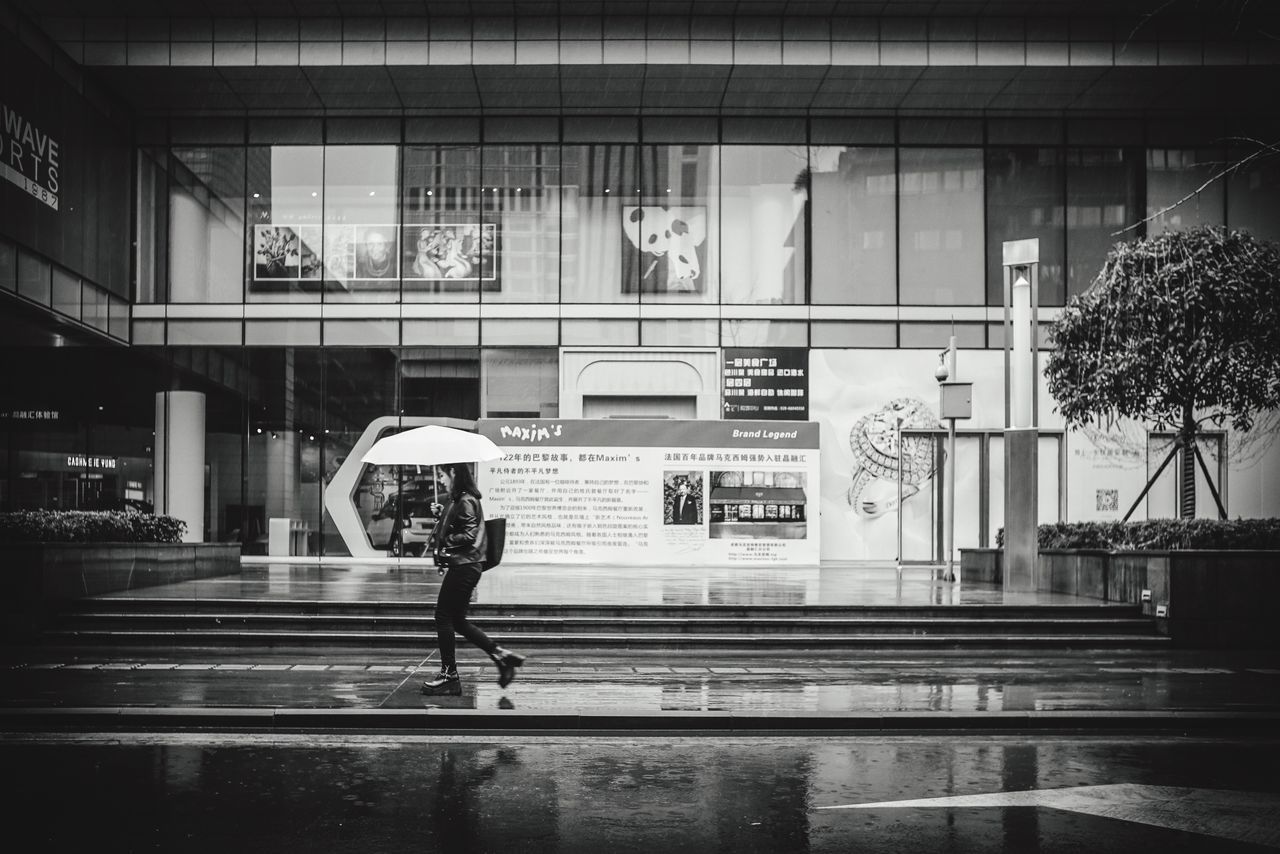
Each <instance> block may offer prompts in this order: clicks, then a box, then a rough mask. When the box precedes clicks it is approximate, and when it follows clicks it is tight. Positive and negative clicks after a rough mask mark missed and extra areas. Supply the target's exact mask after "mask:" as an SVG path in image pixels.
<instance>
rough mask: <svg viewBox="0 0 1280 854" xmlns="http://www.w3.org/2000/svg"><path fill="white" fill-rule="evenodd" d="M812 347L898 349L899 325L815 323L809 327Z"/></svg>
mask: <svg viewBox="0 0 1280 854" xmlns="http://www.w3.org/2000/svg"><path fill="white" fill-rule="evenodd" d="M809 345H810V346H811V347H814V348H817V347H840V348H846V347H897V346H898V325H897V324H896V323H875V322H871V321H858V320H821V321H814V322H813V323H812V324H810V327H809Z"/></svg>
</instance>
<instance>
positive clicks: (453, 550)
mask: <svg viewBox="0 0 1280 854" xmlns="http://www.w3.org/2000/svg"><path fill="white" fill-rule="evenodd" d="M432 537H433V541H434V543H435V552H434V554H435V556H436V558H437V561H436V562H437V563H439V564H443V565H445V566H462V565H463V564H468V563H478V564H481V565H483V564H484V551H485V538H484V510H482V509H481V507H480V499H479V498H476V497H475V496H474V495H472V494H471V493H469V492H464V493H462V496H461V497H460V498H458V499H456V500H454V501H450V502H449V505H448V506H447V507H446V508H445V509H444V512H443V513H442V514H441V515H440V520H439V521H438V522H436V529H435V532H434V533H433V534H432Z"/></svg>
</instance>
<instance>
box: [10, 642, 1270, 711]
mask: <svg viewBox="0 0 1280 854" xmlns="http://www.w3.org/2000/svg"><path fill="white" fill-rule="evenodd" d="M434 656H435V653H434V651H433V652H432V653H430V654H428V655H424V656H422V657H417V656H413V657H406V656H404V655H403V654H378V653H376V652H370V653H361V652H352V651H351V650H349V649H343V650H315V649H294V650H289V649H267V648H261V649H254V648H236V649H234V650H218V649H205V650H201V649H189V650H182V651H173V650H171V651H157V650H148V649H145V648H117V649H102V648H78V649H77V648H61V649H60V648H49V647H34V648H28V649H20V648H19V649H15V648H9V649H7V650H6V651H5V652H4V654H3V657H0V715H5V714H8V715H9V717H8V718H7V719H8V720H10V721H12V720H14V719H15V718H14V717H13V715H14V714H16V712H17V711H18V710H27V711H28V712H30V713H31V714H32V715H35V716H36V717H37V718H38V713H39V710H58V709H63V710H66V709H81V710H91V711H93V710H96V711H97V712H98V713H99V714H101V715H104V716H106V715H114V714H116V712H117V711H119V710H124V711H129V710H148V709H151V710H154V709H185V710H202V709H204V710H211V711H216V712H218V713H219V715H220V717H218V716H215V717H216V718H217V719H218V720H220V721H222V723H223V725H231V724H232V715H234V714H240V713H244V714H245V715H246V716H247V717H246V720H249V719H254V720H260V719H261V716H254V715H252V714H251V713H252V711H253V710H341V711H343V712H345V713H347V714H346V717H345V718H339V719H334V720H340V721H345V723H339V724H336V725H342V726H349V727H359V726H389V725H407V726H412V725H416V724H417V723H420V722H418V721H416V720H415V719H413V718H408V717H405V714H404V713H407V712H412V711H414V710H417V711H419V712H421V711H423V710H429V711H431V712H432V713H434V714H435V716H436V719H437V720H439V718H440V717H441V715H445V716H448V715H449V714H450V713H456V715H462V716H465V715H466V713H468V712H492V713H494V714H497V715H499V716H500V717H498V718H493V719H492V720H490V721H489V724H490V725H495V726H510V727H532V728H567V729H576V728H578V727H580V726H582V725H583V723H582V719H584V718H586V717H594V718H596V719H598V718H600V717H602V716H610V715H612V716H618V717H620V718H625V719H629V720H630V721H631V723H629V724H627V725H633V724H634V719H635V718H636V716H648V721H649V723H648V725H650V726H654V727H660V726H662V724H663V721H664V720H667V719H669V720H670V722H672V723H673V725H675V724H677V723H678V725H679V726H682V727H688V726H698V725H699V724H698V721H699V719H702V720H703V722H704V725H705V726H707V727H709V728H723V727H725V726H727V725H730V724H727V723H726V721H725V720H724V717H725V716H730V717H731V718H732V722H731V725H732V726H734V727H750V726H756V727H766V728H770V727H783V728H785V727H789V726H795V727H803V726H806V725H811V724H813V723H814V721H815V720H818V721H825V722H826V723H827V724H835V723H838V722H839V721H840V720H842V719H843V720H846V721H848V723H849V725H850V726H866V725H868V723H867V721H869V720H872V719H878V720H879V721H880V725H885V724H884V721H885V720H890V719H891V718H892V716H894V715H906V716H908V718H907V719H908V720H918V719H919V718H921V717H932V718H936V719H946V718H948V717H950V718H952V719H953V720H954V722H955V725H957V726H963V725H975V724H977V723H978V721H977V719H978V718H983V717H985V718H989V719H991V721H994V722H997V723H998V722H1000V721H1002V720H1005V721H1006V722H1008V723H1009V725H1010V726H1013V725H1017V724H1019V723H1025V722H1026V721H1027V720H1029V719H1031V718H1035V717H1037V716H1039V717H1042V718H1044V719H1045V720H1046V721H1049V722H1052V721H1053V720H1054V718H1055V716H1057V717H1058V718H1062V717H1063V716H1072V717H1071V718H1070V719H1071V720H1075V721H1076V722H1077V723H1076V724H1073V725H1080V724H1081V723H1083V724H1084V725H1088V723H1089V719H1090V717H1093V718H1094V720H1095V722H1096V723H1097V724H1098V725H1102V723H1103V722H1104V721H1105V717H1100V716H1099V715H1098V714H1096V713H1103V714H1104V715H1105V714H1113V715H1114V714H1121V715H1129V716H1130V718H1129V719H1131V720H1145V721H1148V722H1152V721H1154V720H1155V719H1157V718H1165V719H1173V718H1175V717H1176V716H1178V715H1186V714H1193V713H1194V714H1202V715H1211V716H1216V717H1218V718H1220V719H1222V720H1223V721H1226V722H1228V723H1229V722H1230V721H1233V720H1235V721H1246V720H1250V719H1255V718H1264V719H1266V720H1268V721H1272V722H1277V721H1280V666H1278V665H1280V662H1277V661H1276V657H1275V655H1274V654H1272V653H1270V652H1256V653H1251V652H1242V651H1226V652H1212V651H1188V650H1169V649H1161V650H1156V651H1142V652H1122V651H1117V652H1105V653H1101V654H1099V653H1098V652H1096V651H1089V650H1080V651H1071V650H1063V651H1039V652H1036V653H1028V654H1022V655H1019V654H1011V653H1009V652H991V653H983V652H979V651H971V650H969V651H946V650H941V651H932V650H926V651H910V650H906V651H904V650H893V651H884V652H880V653H875V652H866V653H848V652H843V653H839V652H837V653H833V652H831V651H815V652H813V653H809V654H806V653H796V652H794V651H788V652H787V653H786V654H773V655H769V654H760V655H743V654H714V653H711V654H708V653H706V652H685V653H671V652H667V653H661V652H649V653H629V652H619V651H610V652H603V651H591V650H572V651H563V652H554V651H550V652H546V653H543V654H540V655H538V656H536V657H533V658H531V659H530V660H529V661H528V663H527V664H526V665H525V666H524V667H523V668H521V669H520V671H519V676H518V678H517V679H516V681H515V682H513V683H512V684H511V685H509V686H508V687H507V688H505V689H503V688H499V686H498V685H497V684H496V681H495V676H496V670H495V669H494V668H493V667H492V665H490V664H489V663H488V662H487V660H482V659H481V658H480V657H479V654H478V653H475V652H473V651H467V650H465V649H463V650H462V651H461V657H460V672H461V674H462V680H463V686H464V692H463V696H461V697H424V696H423V695H422V694H421V691H420V686H421V683H422V681H423V680H424V679H426V678H429V677H430V676H431V675H432V674H433V673H434V672H435V670H436V668H437V665H436V663H435V658H434ZM380 718H381V719H380ZM859 721H861V723H859ZM193 723H194V720H193ZM327 725H335V724H333V723H330V724H327ZM459 725H463V724H461V723H460V724H459Z"/></svg>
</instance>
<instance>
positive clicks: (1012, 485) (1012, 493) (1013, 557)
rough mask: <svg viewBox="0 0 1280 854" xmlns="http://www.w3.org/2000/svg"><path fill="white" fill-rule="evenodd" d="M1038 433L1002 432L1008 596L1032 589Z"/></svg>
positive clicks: (1036, 516) (1034, 570)
mask: <svg viewBox="0 0 1280 854" xmlns="http://www.w3.org/2000/svg"><path fill="white" fill-rule="evenodd" d="M1039 432H1040V431H1039V430H1037V429H1035V428H1031V429H1029V430H1005V431H1004V589H1005V590H1006V591H1007V592H1010V593H1033V592H1035V589H1036V558H1037V556H1038V555H1039V544H1038V543H1037V541H1036V525H1037V522H1038V515H1039V508H1038V507H1037V506H1036V499H1037V498H1038V497H1039V490H1038V484H1037V483H1036V480H1037V478H1036V476H1035V475H1036V472H1037V471H1039V469H1038V468H1037V463H1038V460H1037V453H1038V451H1039V445H1040V439H1039ZM1028 474H1029V475H1030V476H1028Z"/></svg>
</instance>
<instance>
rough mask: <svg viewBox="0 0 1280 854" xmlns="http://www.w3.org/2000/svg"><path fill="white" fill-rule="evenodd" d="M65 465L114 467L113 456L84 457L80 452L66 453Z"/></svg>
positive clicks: (91, 467)
mask: <svg viewBox="0 0 1280 854" xmlns="http://www.w3.org/2000/svg"><path fill="white" fill-rule="evenodd" d="M67 466H68V467H69V468H73V469H110V470H114V469H115V467H116V458H115V457H86V456H82V455H80V454H68V455H67Z"/></svg>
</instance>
